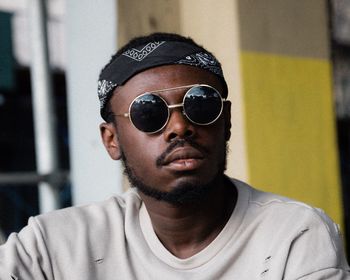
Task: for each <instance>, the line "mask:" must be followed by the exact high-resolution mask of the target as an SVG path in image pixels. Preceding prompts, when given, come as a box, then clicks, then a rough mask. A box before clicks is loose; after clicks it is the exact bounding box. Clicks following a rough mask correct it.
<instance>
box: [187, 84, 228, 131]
mask: <svg viewBox="0 0 350 280" xmlns="http://www.w3.org/2000/svg"><path fill="white" fill-rule="evenodd" d="M183 107H184V111H185V113H186V116H187V117H188V118H189V119H190V120H191V121H192V122H194V123H196V124H202V125H206V124H210V123H212V122H214V121H215V120H216V119H217V118H218V117H219V116H220V114H221V111H222V100H221V96H220V94H219V92H217V91H216V90H215V89H214V88H211V87H208V86H195V87H193V88H191V89H190V90H189V91H188V92H187V93H186V96H185V100H184V105H183Z"/></svg>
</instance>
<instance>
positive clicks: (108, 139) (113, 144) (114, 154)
mask: <svg viewBox="0 0 350 280" xmlns="http://www.w3.org/2000/svg"><path fill="white" fill-rule="evenodd" d="M100 133H101V138H102V142H103V145H104V146H105V148H106V150H107V152H108V154H109V156H110V157H111V158H112V159H114V160H118V159H120V158H121V151H120V145H119V140H118V136H117V129H116V127H115V126H114V125H113V124H112V123H101V124H100Z"/></svg>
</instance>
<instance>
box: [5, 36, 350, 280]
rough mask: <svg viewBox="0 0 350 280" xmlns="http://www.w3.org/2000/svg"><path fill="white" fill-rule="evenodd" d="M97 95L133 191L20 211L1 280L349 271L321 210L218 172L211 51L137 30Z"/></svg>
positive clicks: (222, 149)
mask: <svg viewBox="0 0 350 280" xmlns="http://www.w3.org/2000/svg"><path fill="white" fill-rule="evenodd" d="M98 94H99V99H100V102H101V115H102V117H103V118H104V120H105V121H106V122H105V123H103V124H101V126H100V130H101V136H102V140H103V143H104V145H105V147H106V149H107V151H108V153H109V155H110V156H111V158H112V159H114V160H119V159H121V160H122V162H123V164H124V167H125V173H126V174H127V175H128V178H129V180H130V183H131V185H132V186H133V188H131V190H129V191H128V192H126V193H125V194H124V195H122V196H115V197H112V198H110V199H109V200H107V201H105V202H102V203H96V204H92V205H87V206H83V207H73V208H68V209H64V210H59V211H55V212H52V213H49V214H45V215H41V216H38V217H34V218H31V219H30V220H29V224H28V226H27V227H25V228H24V229H23V230H22V231H21V232H20V233H19V234H12V235H11V236H10V237H9V239H8V241H7V243H6V244H5V245H4V246H2V247H1V249H0V275H1V276H0V278H1V279H24V280H27V279H35V280H42V279H56V280H57V279H84V280H89V279H90V280H96V279H103V280H108V279H240V280H242V279H243V280H244V279H247V280H251V279H273V280H277V279H278V280H280V279H300V280H301V279H303V280H304V279H350V273H349V267H348V264H347V262H346V259H345V256H344V251H343V247H342V244H341V237H340V235H339V231H338V228H337V227H336V226H335V225H334V223H333V222H332V221H331V220H330V219H329V218H328V217H327V216H326V215H325V214H324V213H323V212H322V211H320V210H317V209H314V208H312V207H309V206H307V205H305V204H302V203H299V202H296V201H292V200H290V199H287V198H283V197H280V196H277V195H273V194H269V193H263V192H260V191H257V190H255V189H253V188H252V187H250V186H248V185H246V184H244V183H242V182H240V181H237V180H234V179H229V178H228V177H226V176H225V175H224V171H225V165H226V143H227V141H228V140H229V138H230V127H231V124H230V105H231V104H230V102H229V101H227V100H226V97H227V94H228V90H227V85H226V82H225V79H224V77H223V74H222V71H221V66H220V63H219V62H218V61H217V60H216V59H215V57H214V56H213V55H212V54H211V53H209V52H208V51H206V50H205V49H203V48H202V47H200V46H198V45H197V44H196V43H194V42H193V41H192V40H191V39H187V38H184V37H181V36H178V35H175V34H163V33H158V34H152V35H149V36H146V37H141V38H136V39H134V40H132V41H131V42H129V43H128V44H127V45H126V46H125V47H123V48H122V49H121V50H120V51H119V52H118V53H117V54H116V55H115V56H114V57H112V59H111V61H110V63H108V64H107V66H106V67H105V68H104V69H103V70H102V72H101V75H100V79H99V82H98ZM96 187H98V186H96Z"/></svg>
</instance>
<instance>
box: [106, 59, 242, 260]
mask: <svg viewBox="0 0 350 280" xmlns="http://www.w3.org/2000/svg"><path fill="white" fill-rule="evenodd" d="M192 84H208V85H210V86H212V87H215V88H216V89H218V90H219V91H220V92H222V85H221V83H220V80H219V79H218V78H217V77H216V76H215V75H214V74H211V73H210V72H209V71H206V70H202V69H199V68H196V67H192V66H185V65H167V66H160V67H155V68H152V69H149V70H146V71H143V72H141V73H139V74H137V75H135V76H134V77H132V78H131V79H130V80H129V81H128V82H127V83H126V84H125V85H124V86H121V87H118V88H117V90H116V92H115V93H114V95H113V97H112V98H111V101H110V102H111V108H112V111H113V112H114V113H115V114H122V113H125V112H128V107H129V105H130V103H131V102H132V100H133V99H134V98H135V97H136V96H138V95H140V94H142V93H144V92H147V91H152V90H159V89H166V88H173V87H178V86H184V85H192ZM185 92H186V89H180V90H173V91H169V92H164V93H160V95H161V96H162V97H163V98H164V99H165V100H166V101H167V102H168V104H175V103H180V102H181V101H182V98H183V95H184V94H185ZM230 105H231V104H230V102H225V105H224V110H223V113H222V115H221V117H220V118H219V119H218V120H217V121H216V122H215V123H213V124H211V125H208V126H198V125H195V124H193V123H191V122H190V121H188V120H187V118H186V117H185V116H184V115H183V114H182V111H181V109H179V108H177V109H174V110H171V115H170V119H169V122H168V124H167V125H166V127H165V128H164V129H163V130H162V131H160V132H158V133H156V134H146V133H143V132H141V131H139V130H137V129H136V128H135V127H134V126H133V125H132V124H131V122H130V120H129V119H128V118H123V117H117V125H115V124H113V123H103V124H101V125H100V130H101V136H102V140H103V143H104V145H105V147H106V149H107V151H108V153H109V155H110V156H111V158H112V159H114V160H119V159H120V158H121V154H122V152H123V153H124V155H125V158H126V160H127V163H128V166H129V167H130V168H131V169H132V170H133V173H134V174H135V176H137V177H138V178H141V179H142V180H143V182H144V183H146V184H147V185H149V186H152V187H153V188H154V189H157V190H160V191H163V192H169V191H171V190H173V189H175V188H179V187H180V186H182V185H184V184H188V183H190V184H192V185H195V186H197V185H198V186H200V185H203V184H207V183H209V182H211V181H212V180H213V179H214V178H217V180H216V181H215V187H214V188H212V190H211V191H210V194H209V195H207V196H205V197H204V198H203V199H201V200H200V201H197V202H196V203H187V204H186V203H185V204H182V205H177V204H171V203H169V202H165V201H161V200H157V199H154V198H152V197H149V196H147V195H145V194H143V193H142V192H140V196H141V198H142V200H143V202H144V203H145V206H146V208H147V211H148V213H149V215H150V218H151V221H152V225H153V228H154V231H155V233H156V234H157V236H158V238H159V240H160V241H161V242H162V244H163V245H164V246H165V247H166V248H167V249H168V250H169V251H170V252H171V253H172V254H173V255H175V256H177V257H179V258H188V257H190V256H193V255H194V254H196V253H198V252H200V251H201V250H202V249H204V248H205V247H207V246H208V245H209V244H210V243H211V242H212V241H213V240H214V239H215V238H216V237H217V235H218V234H219V233H220V231H221V230H222V229H223V227H224V226H225V224H226V222H227V220H228V219H229V217H230V215H231V213H232V211H233V209H234V205H235V201H236V190H235V188H234V187H232V185H231V184H230V183H229V182H228V180H227V179H226V178H225V177H224V176H223V174H221V173H220V171H219V170H220V166H222V165H223V162H224V161H225V143H226V142H227V141H228V140H229V138H230V128H231V123H230ZM187 137H190V138H191V139H192V140H193V141H195V142H196V143H198V144H199V145H201V146H202V147H204V148H205V149H204V150H205V152H204V151H200V150H198V149H196V148H194V147H192V146H191V145H187V144H185V146H183V147H178V148H176V149H175V150H174V151H172V153H171V154H170V155H168V156H167V158H166V164H164V165H162V166H156V164H155V162H156V159H157V157H159V155H160V154H162V153H163V152H164V151H165V150H166V148H167V147H168V146H169V145H170V144H171V143H172V142H173V141H174V140H175V139H185V138H187ZM140 163H142V164H140ZM221 172H222V171H221ZM218 173H219V174H220V175H219V176H216V175H217V174H218Z"/></svg>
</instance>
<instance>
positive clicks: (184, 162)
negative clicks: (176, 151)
mask: <svg viewBox="0 0 350 280" xmlns="http://www.w3.org/2000/svg"><path fill="white" fill-rule="evenodd" d="M201 164H202V160H201V159H179V160H175V161H172V162H170V163H169V164H167V165H165V167H166V168H169V169H171V170H175V171H190V170H195V169H197V168H199V166H200V165H201Z"/></svg>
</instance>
